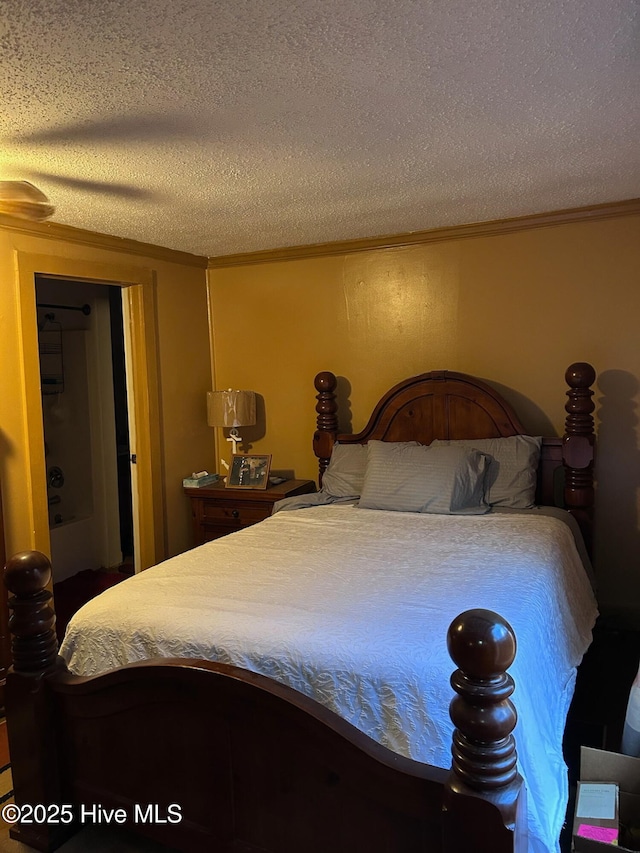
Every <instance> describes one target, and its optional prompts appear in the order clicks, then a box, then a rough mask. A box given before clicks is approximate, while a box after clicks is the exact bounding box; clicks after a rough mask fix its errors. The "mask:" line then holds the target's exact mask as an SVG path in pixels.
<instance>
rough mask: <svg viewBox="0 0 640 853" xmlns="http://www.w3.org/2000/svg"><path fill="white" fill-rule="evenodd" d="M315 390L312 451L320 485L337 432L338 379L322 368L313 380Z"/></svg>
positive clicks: (319, 484) (320, 484)
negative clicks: (315, 420)
mask: <svg viewBox="0 0 640 853" xmlns="http://www.w3.org/2000/svg"><path fill="white" fill-rule="evenodd" d="M314 385H315V388H316V391H317V392H318V394H317V396H316V399H317V401H318V402H317V403H316V412H317V413H318V419H317V426H316V431H315V433H314V434H313V452H314V453H315V455H316V456H317V457H318V486H322V475H323V474H324V472H325V471H326V470H327V465H328V464H329V460H330V459H331V450H332V449H333V445H334V444H335V441H336V436H337V434H338V416H337V411H338V404H337V402H336V387H337V385H338V380H337V379H336V377H335V376H334V374H333V373H330V372H329V371H328V370H323V371H322V373H318V375H317V376H316V378H315V380H314Z"/></svg>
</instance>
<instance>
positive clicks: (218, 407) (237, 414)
mask: <svg viewBox="0 0 640 853" xmlns="http://www.w3.org/2000/svg"><path fill="white" fill-rule="evenodd" d="M255 422H256V395H255V392H254V391H232V390H231V388H229V390H227V391H208V392H207V423H208V424H209V426H212V427H234V428H235V427H239V426H252V425H253V424H255Z"/></svg>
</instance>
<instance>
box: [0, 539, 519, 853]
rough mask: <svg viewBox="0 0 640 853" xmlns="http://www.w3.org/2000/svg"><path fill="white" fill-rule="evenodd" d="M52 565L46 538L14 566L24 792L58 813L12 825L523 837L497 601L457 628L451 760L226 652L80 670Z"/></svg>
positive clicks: (14, 742) (193, 835)
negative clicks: (65, 652)
mask: <svg viewBox="0 0 640 853" xmlns="http://www.w3.org/2000/svg"><path fill="white" fill-rule="evenodd" d="M49 579H50V566H49V562H48V560H47V558H46V557H45V556H44V555H43V554H39V553H38V552H24V553H22V554H18V555H16V556H15V557H13V558H12V559H11V560H10V561H9V563H8V564H7V567H6V569H5V582H6V585H7V587H8V589H9V591H10V593H11V594H12V598H11V599H10V607H11V609H12V612H13V615H12V617H11V623H10V627H11V632H12V636H13V661H14V665H13V668H12V670H11V671H10V673H9V676H8V681H7V718H8V730H9V741H10V751H11V758H12V767H13V776H14V789H15V801H16V804H17V805H18V806H19V807H21V808H24V807H25V806H28V805H31V806H35V805H38V804H40V805H41V806H44V808H45V811H46V813H47V814H48V815H49V816H51V815H55V816H56V820H50V821H49V822H39V823H37V824H34V823H29V822H27V821H23V822H19V823H17V824H16V825H15V826H14V828H13V829H12V832H11V834H12V837H14V838H16V839H18V840H20V841H23V842H25V843H27V844H29V845H31V846H32V847H35V848H36V849H38V850H43V851H45V850H54V849H56V847H58V846H59V845H60V844H61V843H63V842H64V841H65V840H66V838H67V837H68V836H69V835H71V834H73V833H74V832H75V831H77V830H78V829H81V828H82V825H83V824H87V823H91V822H98V823H102V824H105V823H113V824H119V823H123V824H124V825H126V826H128V827H129V828H133V829H135V830H136V831H139V832H141V833H142V834H145V835H147V836H149V837H152V838H155V839H157V840H159V841H161V842H163V843H165V844H168V845H170V846H172V847H175V848H177V849H179V850H184V851H189V850H193V851H201V850H205V849H206V850H219V851H232V850H243V851H245V853H250V851H256V853H258V851H263V853H264V851H270V853H300V850H305V851H307V853H326V851H327V850H333V851H337V853H347V851H348V853H354V852H355V853H359V851H363V853H364V851H367V853H376V851H381V853H382V851H384V853H413V851H416V853H418V851H420V852H421V853H462V851H463V850H464V851H468V850H474V851H476V853H513V851H515V850H518V849H519V844H520V840H519V839H520V837H521V835H520V830H521V829H522V827H523V822H524V818H523V817H522V815H521V810H522V805H523V802H524V791H523V786H522V780H521V778H520V776H519V775H518V773H517V771H516V753H515V745H514V740H513V735H512V730H513V727H514V726H515V722H516V715H515V710H514V708H513V705H512V704H511V701H510V699H509V697H510V695H511V693H512V691H513V681H512V679H511V677H510V676H509V675H508V674H507V673H506V672H505V670H506V669H507V668H508V667H509V666H510V664H511V663H512V661H513V658H514V655H515V638H514V635H513V632H512V630H511V628H510V627H509V626H508V624H507V623H506V622H504V620H502V619H501V618H500V617H499V616H497V615H496V614H494V613H492V612H490V611H484V610H473V611H467V612H466V613H465V614H462V615H461V616H459V617H458V618H457V619H455V620H454V621H453V623H452V624H451V627H450V629H449V633H448V638H447V642H448V647H449V651H450V654H451V656H452V658H453V660H454V662H455V663H456V665H457V666H458V667H459V669H457V670H456V672H454V674H453V676H452V678H451V684H452V687H453V689H454V691H455V693H456V696H455V698H454V699H453V701H452V703H451V717H452V720H453V722H454V725H455V726H456V729H455V733H454V738H453V744H452V755H453V764H452V769H451V770H450V771H446V770H442V769H439V768H436V767H431V766H429V765H426V764H422V763H419V762H416V761H412V760H410V759H407V758H404V757H402V756H399V755H397V754H395V753H393V752H391V751H389V750H388V749H386V748H385V747H383V746H381V745H380V744H378V743H376V742H374V741H373V740H371V739H370V738H369V737H367V736H366V735H364V734H363V733H362V732H360V731H358V730H357V729H355V728H354V727H353V726H351V725H350V724H349V723H347V722H345V721H344V720H342V719H341V718H339V717H338V716H336V715H335V714H334V713H332V712H331V711H329V710H328V709H326V708H324V707H323V706H321V705H319V704H317V703H316V702H314V701H313V700H311V699H308V698H307V697H305V696H303V695H302V694H299V693H297V692H296V691H294V690H291V689H290V688H288V687H285V686H283V685H281V684H278V683H276V682H274V681H272V680H270V679H267V678H265V677H263V676H260V675H257V674H255V673H251V672H247V671H243V670H240V669H237V668H234V667H230V666H226V665H223V664H216V663H210V662H206V661H188V660H178V659H169V660H155V661H149V662H145V663H141V664H133V665H130V666H127V667H123V668H121V669H118V670H114V671H112V672H109V673H106V674H104V675H101V676H97V677H94V678H81V677H77V676H74V675H71V674H70V673H69V672H68V670H67V669H66V666H65V665H64V662H63V661H62V660H61V659H60V658H59V657H58V655H57V643H56V638H55V632H54V622H55V617H54V614H53V610H52V608H51V594H50V593H49V592H48V591H47V589H46V586H47V583H48V582H49ZM444 639H445V638H443V642H444ZM67 807H68V809H67ZM63 808H64V811H63V812H61V811H60V810H61V809H63ZM56 810H57V811H56ZM67 814H68V815H69V816H71V815H72V816H73V819H72V820H71V817H70V820H71V822H69V823H67V822H66V816H67ZM61 815H64V816H65V819H64V820H62V819H61Z"/></svg>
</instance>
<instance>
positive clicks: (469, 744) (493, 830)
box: [443, 610, 526, 853]
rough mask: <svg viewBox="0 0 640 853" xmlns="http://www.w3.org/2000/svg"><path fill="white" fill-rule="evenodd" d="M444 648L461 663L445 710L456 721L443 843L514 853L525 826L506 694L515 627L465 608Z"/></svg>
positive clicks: (454, 849)
mask: <svg viewBox="0 0 640 853" xmlns="http://www.w3.org/2000/svg"><path fill="white" fill-rule="evenodd" d="M447 648H448V650H449V654H450V655H451V658H452V660H453V662H454V663H455V664H456V665H457V666H458V669H457V670H456V671H455V672H454V673H453V675H452V676H451V686H452V687H453V689H454V690H455V691H456V693H457V696H455V697H454V698H453V700H452V701H451V705H450V709H449V713H450V716H451V720H452V721H453V724H454V725H455V727H456V728H455V730H454V733H453V746H452V750H451V752H452V756H453V764H452V768H451V772H450V774H449V777H448V779H447V782H446V784H445V789H444V801H443V809H444V821H443V832H444V839H443V849H444V851H445V853H462V851H466V850H474V851H476V853H513V851H517V850H519V849H520V845H521V844H523V843H524V842H523V840H522V838H521V836H522V837H524V833H522V832H521V831H520V829H519V827H520V828H522V827H524V826H526V820H525V818H524V815H523V816H522V817H520V813H521V810H522V809H523V808H524V797H525V791H524V788H523V784H522V777H521V776H520V775H519V774H518V771H517V768H516V761H517V756H516V748H515V741H514V737H513V734H512V732H513V729H514V727H515V724H516V720H517V714H516V710H515V708H514V706H513V704H512V702H511V700H510V699H509V697H510V696H511V694H512V693H513V690H514V683H513V679H512V678H511V676H510V675H508V674H507V672H506V670H507V669H508V668H509V666H511V664H512V663H513V660H514V657H515V651H516V640H515V635H514V633H513V630H512V628H511V626H510V625H509V623H508V622H506V621H505V620H504V619H502V617H500V616H498V614H496V613H493V612H492V611H490V610H467V611H466V612H465V613H462V614H461V615H460V616H458V618H457V619H454V621H453V622H452V623H451V625H450V627H449V632H448V634H447ZM489 803H490V804H491V808H490V810H489V811H490V812H491V814H489V813H488V812H487V807H488V804H489Z"/></svg>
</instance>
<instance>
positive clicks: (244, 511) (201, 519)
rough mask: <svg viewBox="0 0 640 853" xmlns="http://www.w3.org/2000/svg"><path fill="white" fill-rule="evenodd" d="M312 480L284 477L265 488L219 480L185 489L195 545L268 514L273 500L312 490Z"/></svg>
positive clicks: (223, 534) (259, 519)
mask: <svg viewBox="0 0 640 853" xmlns="http://www.w3.org/2000/svg"><path fill="white" fill-rule="evenodd" d="M315 490H316V484H315V483H314V482H313V480H285V482H284V483H279V484H278V485H277V486H269V487H268V488H266V489H227V488H226V487H225V485H224V483H223V482H218V483H213V484H212V485H211V486H207V487H206V488H202V489H185V490H184V493H185V494H186V495H188V496H189V498H190V500H191V512H192V515H193V538H194V541H195V544H196V545H202V544H203V543H204V542H210V541H211V540H212V539H217V538H218V537H219V536H226V534H227V533H233V531H234V530H240V529H241V528H242V527H249V525H251V524H255V523H256V522H258V521H262V520H263V519H265V518H268V517H269V516H270V515H271V510H272V509H273V505H274V503H275V502H276V501H280V500H282V499H283V498H289V497H292V496H293V495H305V494H307V493H308V492H315Z"/></svg>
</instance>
